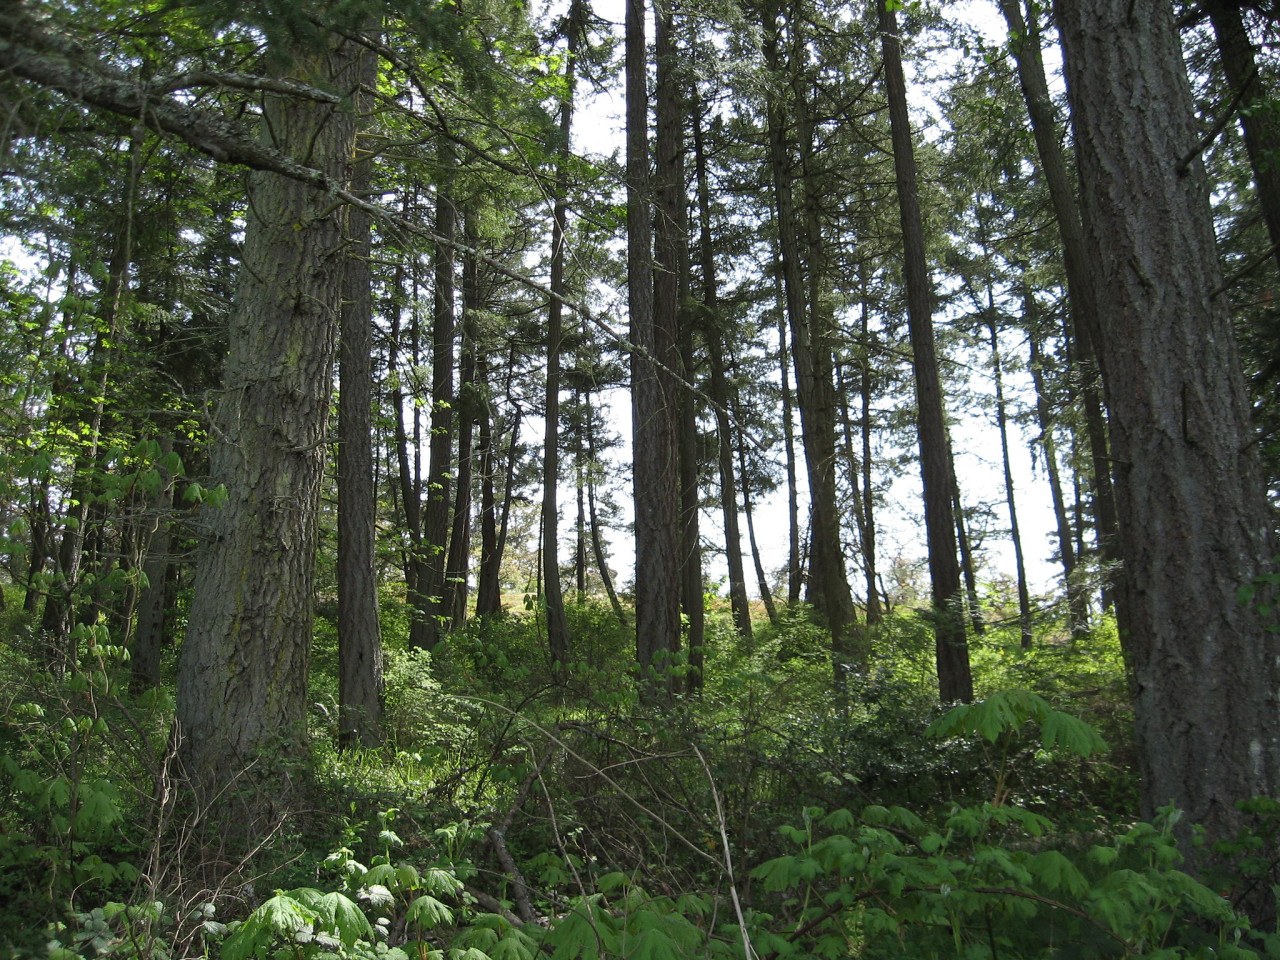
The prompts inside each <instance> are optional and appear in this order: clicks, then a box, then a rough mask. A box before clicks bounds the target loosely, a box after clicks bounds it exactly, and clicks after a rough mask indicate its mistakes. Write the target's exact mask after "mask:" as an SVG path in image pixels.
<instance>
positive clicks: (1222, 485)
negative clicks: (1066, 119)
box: [1055, 0, 1280, 916]
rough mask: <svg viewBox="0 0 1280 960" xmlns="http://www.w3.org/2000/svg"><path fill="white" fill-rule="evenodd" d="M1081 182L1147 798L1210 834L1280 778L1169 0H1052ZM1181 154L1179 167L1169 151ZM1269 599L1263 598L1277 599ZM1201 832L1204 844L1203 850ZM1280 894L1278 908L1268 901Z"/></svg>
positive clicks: (1229, 350) (1228, 390)
mask: <svg viewBox="0 0 1280 960" xmlns="http://www.w3.org/2000/svg"><path fill="white" fill-rule="evenodd" d="M1055 8H1056V13H1057V17H1058V24H1059V27H1060V29H1061V31H1062V38H1063V47H1064V50H1065V64H1066V76H1067V90H1068V94H1069V96H1070V100H1071V106H1072V110H1073V118H1074V124H1075V134H1076V136H1075V140H1076V150H1077V156H1078V160H1079V166H1080V179H1081V183H1082V184H1083V185H1084V191H1083V204H1082V206H1083V212H1084V224H1085V239H1086V243H1085V248H1086V249H1087V250H1089V251H1091V266H1092V269H1093V271H1094V274H1095V276H1096V277H1097V278H1098V290H1099V305H1100V307H1101V308H1102V310H1103V315H1104V316H1105V317H1106V318H1107V323H1106V325H1105V328H1104V330H1103V336H1102V340H1101V348H1102V357H1103V361H1104V362H1103V371H1104V376H1105V387H1106V393H1107V405H1108V408H1109V410H1110V411H1111V437H1112V455H1113V457H1114V458H1115V460H1116V463H1117V465H1118V469H1117V472H1116V504H1117V508H1118V512H1119V521H1120V534H1121V536H1120V540H1121V543H1122V544H1123V548H1124V569H1123V573H1122V576H1123V578H1124V583H1125V585H1126V587H1127V597H1128V602H1129V604H1130V614H1131V616H1130V631H1131V641H1132V643H1131V649H1132V655H1133V670H1134V674H1135V680H1136V688H1137V698H1136V702H1135V705H1134V708H1135V732H1136V735H1137V743H1138V756H1139V762H1140V767H1141V773H1142V805H1143V813H1144V815H1146V816H1151V815H1153V814H1154V813H1155V812H1156V810H1157V809H1158V808H1159V807H1161V806H1163V805H1164V804H1167V803H1169V802H1173V803H1174V804H1176V805H1177V806H1178V807H1180V808H1181V809H1182V810H1183V812H1184V823H1185V824H1186V825H1187V827H1186V829H1184V830H1181V831H1180V836H1181V838H1182V839H1183V840H1184V841H1187V843H1186V844H1185V846H1184V849H1185V852H1186V853H1187V854H1188V855H1190V856H1191V857H1192V858H1193V862H1194V859H1195V858H1196V857H1197V856H1199V857H1201V858H1202V857H1203V856H1204V853H1203V851H1204V850H1208V849H1209V848H1208V847H1203V848H1193V847H1192V846H1191V845H1190V843H1189V841H1190V839H1191V833H1190V825H1198V826H1201V827H1204V828H1205V829H1206V830H1207V834H1208V836H1207V839H1208V840H1209V841H1211V842H1212V841H1214V840H1217V839H1225V838H1228V837H1230V836H1233V835H1234V833H1235V831H1236V828H1237V827H1239V826H1240V825H1241V823H1242V822H1243V814H1242V813H1241V812H1240V811H1239V810H1237V809H1236V807H1235V801H1237V800H1240V799H1244V798H1246V797H1251V796H1254V795H1257V794H1272V795H1274V793H1275V791H1276V789H1277V787H1280V714H1278V713H1277V711H1276V693H1275V691H1276V689H1277V679H1278V677H1277V673H1278V672H1280V671H1278V667H1277V664H1278V663H1280V634H1277V633H1275V632H1273V631H1270V630H1267V629H1265V627H1264V625H1263V624H1262V622H1261V618H1260V616H1259V614H1258V612H1257V610H1256V609H1254V608H1253V607H1252V606H1251V605H1249V604H1244V603H1241V602H1240V601H1239V599H1238V592H1239V591H1240V590H1241V589H1247V588H1250V587H1251V586H1252V585H1253V584H1254V582H1255V580H1256V578H1258V577H1260V576H1263V575H1266V574H1268V573H1270V572H1272V571H1273V569H1274V567H1273V565H1272V563H1271V556H1272V550H1273V543H1272V539H1271V536H1270V534H1269V531H1270V530H1271V521H1272V519H1273V518H1272V517H1271V516H1270V515H1269V514H1268V509H1267V503H1266V498H1265V495H1264V490H1263V482H1262V472H1261V466H1260V463H1259V457H1258V449H1257V444H1256V442H1255V440H1256V437H1255V434H1254V431H1253V429H1252V427H1251V425H1250V404H1249V397H1248V393H1247V392H1246V390H1245V384H1244V377H1243V374H1242V372H1241V367H1240V359H1239V355H1238V352H1237V348H1236V340H1235V336H1234V333H1233V331H1232V327H1231V318H1230V316H1229V314H1228V311H1227V304H1226V302H1225V300H1224V299H1223V298H1222V297H1221V296H1220V289H1221V286H1222V276H1221V271H1220V267H1219V263H1218V256H1217V251H1216V249H1215V240H1214V232H1213V221H1212V218H1211V214H1210V208H1209V190H1208V184H1207V181H1206V177H1205V174H1204V169H1203V166H1202V165H1201V163H1200V162H1199V160H1198V159H1196V160H1193V161H1192V162H1190V163H1189V164H1187V165H1182V164H1180V162H1179V160H1180V158H1182V157H1184V156H1186V155H1187V154H1188V152H1189V151H1191V150H1192V148H1193V147H1194V145H1195V144H1196V143H1197V140H1198V132H1197V130H1196V125H1195V122H1194V115H1193V112H1192V98H1191V90H1190V85H1189V83H1188V81H1187V76H1186V71H1185V67H1184V65H1183V60H1182V51H1181V48H1180V45H1179V41H1178V36H1177V34H1176V32H1175V30H1174V25H1173V22H1172V8H1171V7H1170V6H1169V5H1168V4H1167V3H1165V2H1163V0H1071V2H1059V3H1057V4H1055ZM1180 167H1181V169H1180ZM1268 602H1269V601H1268ZM1198 851H1199V853H1198ZM1274 909H1275V904H1274V901H1273V902H1272V903H1271V905H1270V911H1271V913H1272V916H1274Z"/></svg>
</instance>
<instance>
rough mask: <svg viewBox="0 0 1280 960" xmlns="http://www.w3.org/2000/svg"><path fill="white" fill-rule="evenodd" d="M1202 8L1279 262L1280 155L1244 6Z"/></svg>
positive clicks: (1224, 0)
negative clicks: (1206, 13)
mask: <svg viewBox="0 0 1280 960" xmlns="http://www.w3.org/2000/svg"><path fill="white" fill-rule="evenodd" d="M1205 6H1206V7H1208V10H1209V21H1210V22H1211V23H1212V24H1213V32H1214V36H1215V37H1216V38H1217V40H1218V52H1219V54H1220V55H1221V57H1222V72H1223V73H1224V74H1226V77H1227V85H1228V86H1229V87H1230V88H1231V92H1232V94H1233V98H1238V101H1237V102H1238V104H1239V106H1238V108H1237V109H1238V110H1239V113H1240V126H1241V128H1242V129H1243V130H1244V146H1245V150H1246V151H1248V154H1249V165H1250V166H1251V167H1252V168H1253V182H1254V185H1255V187H1256V188H1257V192H1258V205H1259V206H1260V207H1261V208H1262V219H1263V220H1264V221H1265V222H1266V224H1267V237H1268V238H1269V239H1270V240H1271V245H1272V248H1273V251H1272V252H1273V253H1274V255H1275V256H1276V258H1277V261H1278V262H1280V163H1277V162H1276V158H1277V156H1280V123H1278V122H1277V118H1276V113H1275V108H1274V105H1273V104H1272V103H1271V102H1270V101H1269V100H1268V97H1267V91H1266V89H1265V88H1264V87H1263V84H1262V78H1261V77H1260V76H1258V65H1257V62H1256V59H1255V57H1254V51H1253V41H1251V40H1250V39H1249V31H1248V30H1247V29H1246V28H1245V24H1244V5H1243V4H1242V3H1240V2H1239V0H1208V2H1206V4H1205Z"/></svg>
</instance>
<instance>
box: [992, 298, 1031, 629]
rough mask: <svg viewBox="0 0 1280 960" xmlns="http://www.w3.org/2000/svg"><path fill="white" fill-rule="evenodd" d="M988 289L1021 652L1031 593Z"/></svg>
mask: <svg viewBox="0 0 1280 960" xmlns="http://www.w3.org/2000/svg"><path fill="white" fill-rule="evenodd" d="M992 298H993V294H992V291H991V288H990V287H988V288H987V311H988V312H987V332H988V333H989V334H990V337H991V366H992V370H993V372H994V374H995V383H996V426H997V427H998V428H999V430H1000V453H1001V456H1002V458H1003V460H1004V490H1005V499H1006V501H1007V502H1008V504H1009V537H1010V539H1011V540H1012V541H1013V559H1014V568H1015V569H1016V570H1017V574H1018V626H1019V627H1020V628H1021V633H1022V649H1024V650H1030V649H1031V643H1032V640H1033V639H1034V637H1033V636H1032V632H1031V594H1030V592H1029V591H1028V589H1027V564H1026V560H1025V559H1024V558H1023V556H1022V533H1021V531H1020V530H1019V529H1018V507H1017V504H1016V502H1015V500H1014V495H1013V467H1012V465H1011V464H1010V462H1009V417H1008V412H1007V411H1006V409H1005V401H1004V366H1003V363H1002V361H1001V359H1000V338H999V334H998V333H997V331H996V322H995V319H994V312H995V302H994V300H993V299H992Z"/></svg>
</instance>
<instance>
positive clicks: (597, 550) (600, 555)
mask: <svg viewBox="0 0 1280 960" xmlns="http://www.w3.org/2000/svg"><path fill="white" fill-rule="evenodd" d="M587 406H588V407H590V406H591V395H590V394H588V395H587ZM587 461H588V464H589V465H594V464H595V462H596V435H595V430H594V429H593V428H592V427H591V426H590V425H589V424H588V426H587ZM587 517H588V522H589V523H590V525H591V550H592V553H593V554H594V555H595V558H596V569H598V570H599V571H600V582H601V583H603V584H604V592H605V594H606V595H607V596H608V597H609V605H610V606H611V607H613V614H614V616H616V617H617V618H618V623H620V624H621V625H622V627H623V629H626V626H627V614H626V611H624V610H623V609H622V603H621V602H620V601H619V600H618V593H617V591H616V590H614V588H613V576H612V575H611V574H610V573H609V563H608V561H607V560H606V558H605V555H604V540H603V538H602V537H601V536H600V516H599V513H598V511H597V510H596V483H595V478H594V472H593V471H592V470H591V468H590V466H588V469H587Z"/></svg>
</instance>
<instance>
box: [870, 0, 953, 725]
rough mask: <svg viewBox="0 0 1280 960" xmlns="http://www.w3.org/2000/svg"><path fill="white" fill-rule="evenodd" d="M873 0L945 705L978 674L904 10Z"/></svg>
mask: <svg viewBox="0 0 1280 960" xmlns="http://www.w3.org/2000/svg"><path fill="white" fill-rule="evenodd" d="M873 2H874V3H875V5H876V8H877V11H878V13H879V23H880V37H881V44H882V49H883V52H884V76H885V89H886V92H887V95H888V101H889V121H890V124H891V127H892V136H893V165H894V170H895V172H896V175H897V184H898V209H899V214H900V219H901V224H902V239H903V245H904V248H905V253H904V257H903V274H904V279H905V283H906V293H907V320H908V325H909V327H910V331H911V354H912V359H913V364H914V367H915V388H916V418H917V420H916V422H917V431H918V433H919V438H920V472H921V477H922V480H923V483H924V524H925V537H926V540H927V542H928V547H929V579H930V582H931V584H932V589H933V612H934V617H935V625H934V632H935V642H936V648H937V649H936V654H937V663H938V688H939V693H940V695H941V697H942V700H943V701H944V702H950V701H952V700H964V701H969V700H972V699H973V677H972V674H971V673H970V669H969V648H968V644H967V642H966V640H965V631H964V620H963V618H962V617H961V594H960V565H959V564H958V563H957V561H956V533H955V523H954V517H953V515H952V510H951V496H952V487H953V481H952V478H951V472H952V471H951V452H950V447H949V444H948V442H947V429H946V419H945V417H944V415H943V410H942V388H941V383H940V381H939V377H938V360H937V353H936V348H935V345H934V339H933V305H932V303H931V300H932V293H931V290H930V283H929V273H928V266H927V263H926V260H925V249H924V225H923V223H922V220H921V216H920V199H919V188H918V186H917V183H916V164H915V145H914V143H913V142H912V134H911V124H910V119H909V117H908V115H907V85H906V79H905V77H904V75H903V71H902V36H901V34H900V33H899V32H898V18H897V13H896V12H895V11H894V10H893V9H891V8H890V7H889V4H888V2H887V0H873Z"/></svg>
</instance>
